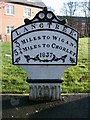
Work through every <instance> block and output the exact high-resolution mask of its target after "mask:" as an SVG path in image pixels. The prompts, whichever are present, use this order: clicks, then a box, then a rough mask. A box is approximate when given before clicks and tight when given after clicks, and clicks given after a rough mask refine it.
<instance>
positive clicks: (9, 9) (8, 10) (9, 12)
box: [5, 4, 14, 15]
mask: <svg viewBox="0 0 90 120" xmlns="http://www.w3.org/2000/svg"><path fill="white" fill-rule="evenodd" d="M5 8H6V15H14V5H11V4H7V5H6V7H5Z"/></svg>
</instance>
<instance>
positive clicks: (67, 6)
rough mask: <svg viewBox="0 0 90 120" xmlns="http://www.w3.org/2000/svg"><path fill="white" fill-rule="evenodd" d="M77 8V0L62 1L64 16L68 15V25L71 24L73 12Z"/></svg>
mask: <svg viewBox="0 0 90 120" xmlns="http://www.w3.org/2000/svg"><path fill="white" fill-rule="evenodd" d="M77 9H78V3H77V2H72V1H71V0H70V1H69V2H68V3H64V4H63V9H62V10H63V13H64V14H65V16H67V17H68V22H69V25H70V26H73V24H72V22H73V20H72V19H73V18H72V16H74V15H75V12H76V11H77Z"/></svg>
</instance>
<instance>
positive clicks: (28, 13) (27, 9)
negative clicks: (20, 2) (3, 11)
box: [24, 7, 31, 17]
mask: <svg viewBox="0 0 90 120" xmlns="http://www.w3.org/2000/svg"><path fill="white" fill-rule="evenodd" d="M30 16H31V8H30V7H24V17H30Z"/></svg>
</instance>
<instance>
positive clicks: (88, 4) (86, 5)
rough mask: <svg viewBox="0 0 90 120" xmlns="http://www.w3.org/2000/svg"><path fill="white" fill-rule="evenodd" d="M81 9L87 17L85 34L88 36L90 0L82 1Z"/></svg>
mask: <svg viewBox="0 0 90 120" xmlns="http://www.w3.org/2000/svg"><path fill="white" fill-rule="evenodd" d="M79 6H80V8H81V11H82V12H83V13H84V17H85V22H84V27H83V28H84V35H85V36H87V35H88V26H89V25H88V24H89V21H88V14H89V12H90V0H88V1H84V2H80V4H79Z"/></svg>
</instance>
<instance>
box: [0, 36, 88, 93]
mask: <svg viewBox="0 0 90 120" xmlns="http://www.w3.org/2000/svg"><path fill="white" fill-rule="evenodd" d="M88 39H89V38H80V39H79V48H78V50H79V52H78V64H77V65H76V66H73V67H71V68H69V69H68V70H66V71H65V72H64V74H63V79H64V82H63V84H62V93H72V92H73V93H90V89H89V87H90V82H89V80H90V79H89V78H90V69H89V66H90V60H89V59H88V58H89V56H88V54H89V53H88V50H89V48H88V47H89V44H88V42H89V40H88ZM0 51H1V53H2V55H0V63H1V67H0V71H1V72H0V73H1V74H0V80H2V93H28V92H29V85H28V83H27V82H26V78H27V73H26V72H25V71H24V70H23V69H21V68H19V67H18V66H15V65H12V55H11V43H10V42H0Z"/></svg>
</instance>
